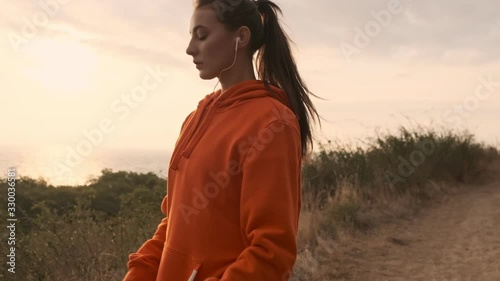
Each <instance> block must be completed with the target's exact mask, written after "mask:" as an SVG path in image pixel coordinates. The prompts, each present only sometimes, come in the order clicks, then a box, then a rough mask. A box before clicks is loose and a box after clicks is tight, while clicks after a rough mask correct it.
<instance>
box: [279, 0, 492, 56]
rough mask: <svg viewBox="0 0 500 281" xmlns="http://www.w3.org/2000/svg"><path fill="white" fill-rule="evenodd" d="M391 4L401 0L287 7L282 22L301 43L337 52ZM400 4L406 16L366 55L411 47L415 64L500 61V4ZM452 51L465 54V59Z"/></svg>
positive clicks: (446, 0) (465, 0)
mask: <svg viewBox="0 0 500 281" xmlns="http://www.w3.org/2000/svg"><path fill="white" fill-rule="evenodd" d="M391 1H397V0H373V1H366V0H352V1H341V0H330V1H326V0H325V1H316V2H315V3H314V4H312V3H310V2H308V3H306V2H305V1H301V2H294V3H290V4H286V5H284V6H285V8H286V9H284V12H285V14H284V21H285V22H286V23H289V26H290V29H291V30H292V31H293V34H294V35H295V36H297V38H298V41H300V42H308V43H309V44H319V45H328V46H331V47H332V48H335V49H336V50H337V51H338V50H339V48H338V46H339V44H341V43H342V42H346V43H349V44H353V43H354V42H353V41H354V36H355V34H356V33H355V31H354V30H355V28H356V27H357V28H360V29H361V30H364V29H365V27H366V25H367V24H368V23H369V22H373V21H374V20H375V19H374V16H373V13H372V12H375V13H379V12H380V11H381V10H384V9H385V10H387V7H388V3H390V2H391ZM398 2H400V3H401V6H402V7H403V8H404V10H403V12H401V13H398V14H394V15H392V18H391V21H390V24H389V25H388V26H387V27H383V28H382V30H381V31H380V32H379V33H378V34H377V36H375V37H373V38H371V43H370V45H369V46H368V47H366V48H365V49H363V53H364V54H368V55H371V56H380V57H385V58H391V57H393V56H394V54H393V51H394V50H396V51H397V50H400V49H410V48H411V49H413V50H416V52H415V51H412V52H413V53H412V57H413V58H414V59H415V60H443V61H445V62H448V63H453V62H459V63H467V64H468V63H483V62H487V61H490V60H498V59H500V52H498V48H497V46H500V19H499V18H498V12H497V11H499V10H500V2H499V1H497V0H480V1H474V2H471V1H469V0H441V1H433V0H421V1H416V0H413V1H411V0H400V1H398ZM287 12H288V13H287ZM450 53H452V54H457V53H464V54H465V58H464V59H462V58H461V57H460V56H455V55H454V56H450ZM471 54H473V55H471ZM451 57H454V60H453V61H451Z"/></svg>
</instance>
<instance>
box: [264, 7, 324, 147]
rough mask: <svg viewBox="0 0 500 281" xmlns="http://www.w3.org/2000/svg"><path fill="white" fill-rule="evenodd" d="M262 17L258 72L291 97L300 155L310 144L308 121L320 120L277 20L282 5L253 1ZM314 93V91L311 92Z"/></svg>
mask: <svg viewBox="0 0 500 281" xmlns="http://www.w3.org/2000/svg"><path fill="white" fill-rule="evenodd" d="M256 2H257V6H258V10H259V13H260V14H261V15H262V18H263V45H262V46H261V47H260V49H259V51H258V53H257V61H256V64H257V72H258V74H259V77H260V78H261V79H262V80H263V81H264V84H265V85H266V87H269V86H268V82H269V83H270V84H272V85H275V86H278V87H280V88H281V89H282V90H283V91H284V92H285V93H286V95H287V97H288V100H289V101H290V107H291V110H292V111H293V112H294V113H295V115H296V116H297V118H298V120H299V125H300V135H301V140H302V156H304V155H305V154H306V153H307V151H308V150H309V148H311V149H312V147H313V138H312V132H311V125H310V121H311V118H312V119H313V120H318V121H319V123H320V126H321V120H320V118H319V115H318V112H317V111H316V108H315V106H314V104H313V103H312V101H311V99H310V98H309V95H308V94H312V93H311V92H310V91H309V89H308V88H307V86H306V85H305V83H304V81H303V80H302V78H301V77H300V74H299V72H298V70H297V65H296V63H295V59H294V58H293V56H292V52H291V50H290V44H289V41H291V40H290V38H289V37H288V35H287V34H286V33H285V32H284V31H283V29H282V28H281V26H280V23H279V21H278V15H277V12H279V13H280V14H283V13H282V11H281V9H280V8H279V7H278V6H277V5H276V4H275V3H273V2H271V1H268V0H260V1H256ZM312 95H313V96H315V97H317V96H316V95H314V94H312Z"/></svg>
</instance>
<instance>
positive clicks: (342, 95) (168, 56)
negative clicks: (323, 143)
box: [0, 0, 500, 151]
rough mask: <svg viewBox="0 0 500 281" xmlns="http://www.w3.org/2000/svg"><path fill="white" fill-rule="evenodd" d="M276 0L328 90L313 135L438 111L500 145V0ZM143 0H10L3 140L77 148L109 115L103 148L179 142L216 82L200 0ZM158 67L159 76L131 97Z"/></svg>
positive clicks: (341, 133) (1, 52) (334, 135)
mask: <svg viewBox="0 0 500 281" xmlns="http://www.w3.org/2000/svg"><path fill="white" fill-rule="evenodd" d="M275 2H276V3H277V4H278V5H279V6H280V7H282V10H283V14H284V15H283V17H282V21H283V24H284V27H285V30H286V31H287V32H288V33H289V35H290V37H291V38H292V39H293V41H294V42H295V46H294V54H295V56H296V59H297V63H298V67H299V70H300V72H301V74H302V76H303V78H304V80H305V81H306V83H307V85H308V86H309V87H310V89H311V90H312V91H313V92H314V93H315V94H316V95H318V96H321V97H323V98H324V99H326V100H325V101H321V100H318V99H313V101H314V102H315V104H316V106H317V108H318V110H319V113H320V114H321V115H322V116H323V117H324V118H325V119H327V121H323V128H322V131H319V128H317V129H316V136H317V138H318V140H326V139H339V140H343V141H348V140H354V139H356V138H363V137H365V136H371V135H373V133H374V131H375V130H376V129H377V128H380V129H382V130H386V129H387V130H393V129H394V128H396V127H397V126H398V125H400V124H415V123H419V124H423V125H426V124H429V123H430V122H433V123H434V124H435V125H434V126H444V127H448V128H463V127H465V128H469V129H471V130H472V132H474V133H475V134H476V135H477V136H478V138H479V139H480V140H482V141H486V142H488V143H491V144H498V143H499V140H500V125H499V122H500V64H499V63H500V48H499V46H500V15H499V14H498V11H500V2H499V1H497V0H479V1H465V0H454V1H451V0H441V1H433V0H423V1H417V0H413V1H409V0H402V1H386V0H364V1H362V0H350V1H336V0H329V1H298V0H297V1H296V0H288V1H279V0H277V1H275ZM40 3H51V4H50V5H46V6H43V5H41V4H40ZM54 3H56V5H54ZM138 3H139V2H138V1H130V0H120V1H118V0H107V1H105V0H101V1H97V0H86V1H83V0H59V1H56V0H50V1H49V0H41V1H29V0H15V1H14V0H5V1H2V4H0V36H1V40H0V62H1V63H0V82H1V86H2V87H1V94H0V102H1V103H2V105H3V107H2V109H1V113H0V114H1V118H0V125H1V127H2V128H3V133H2V138H0V145H9V144H21V145H37V146H38V145H63V146H66V145H69V146H76V145H77V144H78V143H79V142H81V141H82V140H84V139H85V138H86V137H85V135H84V133H83V131H84V130H87V131H92V130H96V129H98V128H100V126H104V127H106V128H107V130H108V132H107V133H104V134H103V136H104V138H103V141H102V143H100V144H99V147H109V148H113V147H120V148H135V149H161V150H168V151H171V150H172V149H173V146H174V143H175V141H176V138H177V136H178V133H179V129H180V126H181V123H182V121H183V120H184V118H185V117H186V115H187V114H188V113H189V112H190V111H192V110H193V109H194V108H195V107H196V105H197V102H198V101H199V100H200V99H202V98H203V97H204V96H205V95H206V94H208V93H210V92H211V91H212V89H213V87H214V86H215V84H216V83H217V80H211V81H203V80H200V78H199V76H198V71H197V69H196V68H195V67H194V65H193V64H192V58H191V57H189V56H187V55H186V53H185V49H186V46H187V43H188V41H189V22H190V17H191V13H192V5H191V1H151V0H149V1H148V0H146V1H140V4H138ZM151 72H156V73H157V75H159V76H157V78H158V79H159V80H158V81H159V84H158V87H155V88H154V89H151V90H148V92H147V93H146V95H145V97H144V99H142V100H141V101H140V102H136V103H134V105H133V106H132V105H128V104H127V103H125V102H124V101H123V96H130V93H131V91H132V90H133V89H135V88H136V87H138V86H141V85H142V84H143V80H144V79H145V77H146V76H147V75H151V74H150V73H151ZM158 73H162V74H158ZM124 106H126V107H127V108H126V109H125V108H124ZM408 120H410V121H408ZM103 124H104V125H103Z"/></svg>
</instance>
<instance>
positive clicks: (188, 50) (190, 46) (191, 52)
mask: <svg viewBox="0 0 500 281" xmlns="http://www.w3.org/2000/svg"><path fill="white" fill-rule="evenodd" d="M186 54H188V55H190V56H192V55H194V46H193V41H189V44H188V46H187V48H186Z"/></svg>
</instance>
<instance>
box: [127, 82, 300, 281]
mask: <svg viewBox="0 0 500 281" xmlns="http://www.w3.org/2000/svg"><path fill="white" fill-rule="evenodd" d="M270 87H271V88H272V89H273V90H274V91H275V92H276V93H277V94H278V98H279V99H276V98H273V97H272V96H271V93H270V92H269V91H268V90H266V88H265V87H264V84H263V82H261V81H259V80H249V81H244V82H240V83H237V84H235V85H233V86H232V87H230V88H228V89H227V90H226V91H224V92H223V93H221V91H220V90H217V91H216V92H214V93H211V94H209V95H207V96H206V97H205V98H204V99H203V100H201V101H200V102H199V103H198V107H197V109H196V110H194V111H193V112H191V113H190V114H189V115H188V117H187V118H186V120H185V121H184V123H183V125H182V129H181V133H180V136H179V138H178V140H177V143H176V144H175V148H174V152H173V155H172V158H171V160H170V169H169V171H168V181H167V195H166V196H165V197H164V199H163V202H162V204H161V210H162V212H163V213H164V214H165V218H164V219H163V220H162V221H161V223H160V224H159V225H158V228H157V230H156V232H155V234H154V235H153V237H152V238H151V239H149V240H147V241H146V242H145V243H144V244H143V245H142V246H141V247H140V249H139V250H138V251H137V252H136V253H132V254H130V256H129V261H128V264H127V265H128V269H129V271H128V272H127V274H126V276H125V278H124V281H155V280H156V281H216V280H220V281H284V280H288V279H289V276H290V272H291V270H292V268H293V265H294V263H295V260H296V256H297V230H298V219H299V213H300V207H301V191H300V188H301V185H300V184H301V140H300V130H299V125H298V120H297V118H296V116H295V114H294V113H293V112H292V111H291V110H290V109H289V103H288V100H287V97H286V95H285V94H284V92H283V91H282V90H281V89H279V88H276V87H273V86H270Z"/></svg>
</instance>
